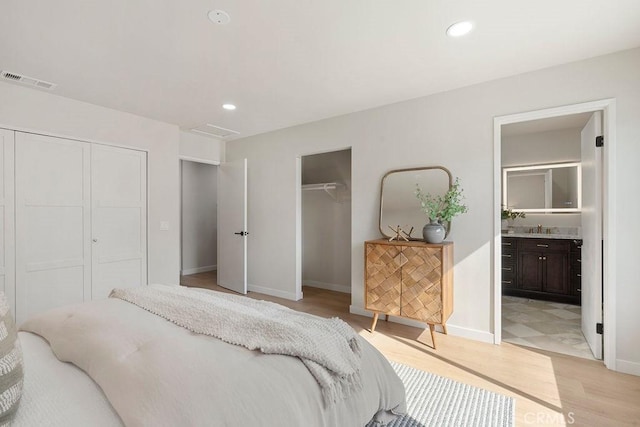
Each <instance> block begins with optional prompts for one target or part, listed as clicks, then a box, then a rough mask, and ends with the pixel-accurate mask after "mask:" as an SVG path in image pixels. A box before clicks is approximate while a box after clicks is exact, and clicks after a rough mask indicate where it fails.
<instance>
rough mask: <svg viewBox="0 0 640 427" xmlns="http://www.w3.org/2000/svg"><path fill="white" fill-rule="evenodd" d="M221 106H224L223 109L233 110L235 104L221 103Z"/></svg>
mask: <svg viewBox="0 0 640 427" xmlns="http://www.w3.org/2000/svg"><path fill="white" fill-rule="evenodd" d="M222 108H224V109H225V110H235V109H236V106H235V105H233V104H222Z"/></svg>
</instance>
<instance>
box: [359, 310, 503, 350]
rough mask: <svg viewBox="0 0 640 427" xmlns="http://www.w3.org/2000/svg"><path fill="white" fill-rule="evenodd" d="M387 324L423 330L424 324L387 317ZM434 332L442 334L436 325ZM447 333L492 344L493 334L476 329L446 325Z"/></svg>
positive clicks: (368, 313) (362, 313) (365, 313)
mask: <svg viewBox="0 0 640 427" xmlns="http://www.w3.org/2000/svg"><path fill="white" fill-rule="evenodd" d="M349 312H350V313H352V314H359V315H360V316H366V317H373V312H371V311H369V310H365V309H362V308H360V307H355V306H353V305H351V306H349ZM389 322H395V323H400V324H401V325H407V326H413V327H414V328H420V329H424V328H425V326H426V323H424V322H418V321H417V320H412V319H405V318H404V317H396V316H389ZM436 330H437V331H439V332H442V328H441V327H440V326H438V325H436ZM447 333H448V334H449V335H454V336H456V337H462V338H468V339H471V340H474V341H481V342H486V343H489V344H493V334H492V333H489V332H484V331H479V330H477V329H468V328H463V327H461V326H455V325H452V324H450V323H447Z"/></svg>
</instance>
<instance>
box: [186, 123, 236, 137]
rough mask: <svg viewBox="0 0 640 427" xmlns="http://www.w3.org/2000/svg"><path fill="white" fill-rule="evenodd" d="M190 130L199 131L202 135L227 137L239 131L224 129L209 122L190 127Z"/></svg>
mask: <svg viewBox="0 0 640 427" xmlns="http://www.w3.org/2000/svg"><path fill="white" fill-rule="evenodd" d="M191 132H195V133H201V134H203V135H208V136H213V137H215V138H227V137H229V136H233V135H238V134H239V133H240V132H236V131H235V130H231V129H225V128H223V127H220V126H215V125H212V124H209V123H207V124H204V125H202V126H198V127H195V128H192V129H191Z"/></svg>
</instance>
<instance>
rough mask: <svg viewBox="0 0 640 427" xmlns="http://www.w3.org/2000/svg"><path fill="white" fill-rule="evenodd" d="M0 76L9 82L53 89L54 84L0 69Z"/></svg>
mask: <svg viewBox="0 0 640 427" xmlns="http://www.w3.org/2000/svg"><path fill="white" fill-rule="evenodd" d="M0 77H2V78H3V79H4V80H8V81H10V82H16V83H22V84H25V85H28V86H35V87H38V88H40V89H49V90H51V89H53V88H55V87H56V85H55V84H53V83H49V82H45V81H44V80H38V79H34V78H33V77H27V76H24V75H22V74H18V73H12V72H11V71H0Z"/></svg>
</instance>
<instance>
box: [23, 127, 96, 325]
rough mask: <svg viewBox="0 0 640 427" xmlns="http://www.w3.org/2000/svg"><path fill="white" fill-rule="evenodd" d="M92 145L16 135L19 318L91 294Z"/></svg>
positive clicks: (36, 136)
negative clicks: (90, 183)
mask: <svg viewBox="0 0 640 427" xmlns="http://www.w3.org/2000/svg"><path fill="white" fill-rule="evenodd" d="M90 156H91V152H90V144H86V143H82V142H77V141H71V140H65V139H61V138H52V137H45V136H40V135H32V134H26V133H20V132H17V133H16V149H15V167H16V174H15V179H16V182H15V188H16V283H17V286H16V319H17V321H18V322H21V321H23V320H25V319H26V318H28V317H29V316H30V315H31V314H34V313H36V312H40V311H42V310H46V309H49V308H52V307H57V306H61V305H65V304H71V303H78V302H82V301H84V300H87V299H89V298H90V297H91V245H90V227H91V222H90V220H91V217H90V194H91V193H90V192H91V188H90V185H89V182H90V181H89V180H90V160H91V157H90Z"/></svg>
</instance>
